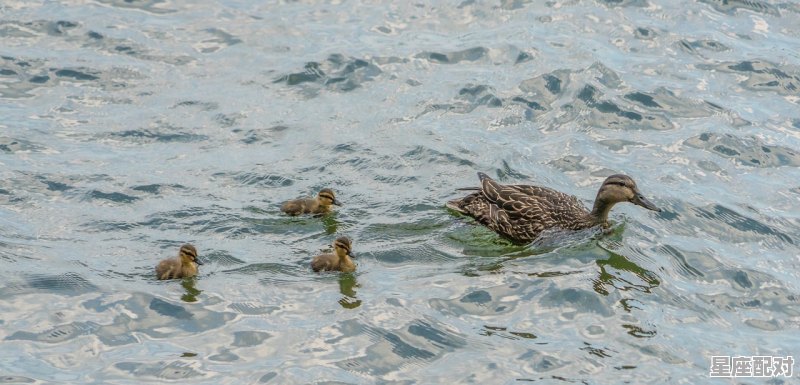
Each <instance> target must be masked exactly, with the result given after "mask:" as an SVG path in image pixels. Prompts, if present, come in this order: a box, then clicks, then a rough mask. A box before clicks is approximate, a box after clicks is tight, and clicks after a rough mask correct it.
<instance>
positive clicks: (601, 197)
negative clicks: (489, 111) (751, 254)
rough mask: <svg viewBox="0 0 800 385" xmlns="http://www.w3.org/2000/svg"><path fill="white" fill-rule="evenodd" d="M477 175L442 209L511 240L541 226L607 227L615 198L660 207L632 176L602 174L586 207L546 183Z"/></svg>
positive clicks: (528, 236)
mask: <svg viewBox="0 0 800 385" xmlns="http://www.w3.org/2000/svg"><path fill="white" fill-rule="evenodd" d="M478 178H480V180H481V186H480V187H479V188H477V189H476V190H478V191H477V192H475V193H472V194H469V195H467V196H465V197H463V198H461V199H455V200H452V201H449V202H447V207H449V208H451V209H453V210H455V211H458V212H460V213H462V214H464V215H468V216H471V217H473V218H475V219H476V220H477V221H478V222H479V223H481V224H483V225H485V226H486V227H488V228H490V229H492V230H494V231H495V232H497V233H498V234H500V235H502V236H504V237H506V238H508V239H510V240H511V241H513V242H516V243H527V242H530V241H533V240H534V239H536V237H538V236H539V234H540V233H541V232H542V231H544V230H550V229H554V230H581V229H586V228H590V227H594V226H598V225H600V226H603V227H608V213H609V211H610V210H611V208H612V207H613V206H614V205H615V204H617V203H619V202H630V203H633V204H635V205H639V206H642V207H644V208H646V209H650V210H655V211H661V210H660V209H658V208H657V207H656V206H655V205H654V204H652V203H651V202H650V201H648V200H647V199H646V198H645V197H644V196H643V195H642V194H641V193H640V192H639V189H638V188H637V187H636V182H634V181H633V179H631V178H630V177H629V176H627V175H622V174H617V175H611V176H609V177H608V178H606V180H605V181H604V182H603V185H602V186H600V190H598V191H597V198H596V199H595V202H594V207H593V208H592V210H591V211H589V210H587V209H586V208H585V207H584V206H583V204H581V202H580V201H579V200H578V198H576V197H574V196H572V195H567V194H564V193H562V192H559V191H556V190H553V189H550V188H547V187H540V186H527V185H501V184H499V183H497V182H496V181H495V180H493V179H492V178H490V177H489V176H487V175H486V174H484V173H480V172H479V173H478Z"/></svg>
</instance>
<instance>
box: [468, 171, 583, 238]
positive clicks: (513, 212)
mask: <svg viewBox="0 0 800 385" xmlns="http://www.w3.org/2000/svg"><path fill="white" fill-rule="evenodd" d="M478 176H479V177H480V179H481V193H482V194H483V196H484V197H485V198H486V200H487V201H488V202H487V203H488V204H489V205H490V206H491V205H494V206H496V207H497V214H492V220H496V221H498V223H497V226H498V227H501V228H502V229H503V232H504V233H506V234H511V235H513V238H515V239H518V240H532V239H534V238H536V236H538V235H539V233H540V232H541V231H542V230H544V229H548V228H562V229H572V228H573V227H575V226H573V224H574V223H577V221H576V220H577V219H582V218H584V217H585V216H586V214H587V213H588V211H586V208H584V206H583V204H581V202H580V201H579V200H578V198H576V197H574V196H572V195H568V194H565V193H562V192H560V191H556V190H553V189H551V188H547V187H541V186H529V185H502V184H500V183H497V181H495V180H494V179H492V178H490V177H489V176H487V175H486V174H483V173H478ZM581 223H582V222H581ZM579 227H584V226H582V225H581V226H579Z"/></svg>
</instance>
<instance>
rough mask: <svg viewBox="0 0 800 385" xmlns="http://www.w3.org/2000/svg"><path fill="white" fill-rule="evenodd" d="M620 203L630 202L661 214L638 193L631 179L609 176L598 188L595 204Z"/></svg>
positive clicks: (610, 204)
mask: <svg viewBox="0 0 800 385" xmlns="http://www.w3.org/2000/svg"><path fill="white" fill-rule="evenodd" d="M620 202H630V203H633V204H635V205H637V206H642V207H644V208H646V209H648V210H653V211H658V212H661V209H659V208H658V207H656V205H654V204H653V202H650V201H649V200H647V198H645V197H644V195H642V193H641V192H639V189H638V188H637V187H636V182H634V181H633V179H631V177H629V176H627V175H623V174H616V175H611V176H609V177H608V178H606V180H605V181H604V182H603V185H602V186H600V190H599V191H598V192H597V203H601V204H603V205H607V206H613V205H614V204H616V203H620Z"/></svg>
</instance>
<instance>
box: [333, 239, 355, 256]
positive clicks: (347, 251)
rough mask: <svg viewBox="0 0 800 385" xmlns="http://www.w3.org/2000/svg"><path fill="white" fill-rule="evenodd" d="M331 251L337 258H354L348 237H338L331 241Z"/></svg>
mask: <svg viewBox="0 0 800 385" xmlns="http://www.w3.org/2000/svg"><path fill="white" fill-rule="evenodd" d="M333 251H334V252H335V253H336V255H338V256H339V257H343V256H345V255H346V256H348V257H351V258H355V255H353V252H352V246H351V244H350V238H348V237H339V238H336V240H335V241H333Z"/></svg>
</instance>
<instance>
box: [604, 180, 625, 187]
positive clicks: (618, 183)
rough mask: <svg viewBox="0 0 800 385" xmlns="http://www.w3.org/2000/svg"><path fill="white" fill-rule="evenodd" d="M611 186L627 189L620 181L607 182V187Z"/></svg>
mask: <svg viewBox="0 0 800 385" xmlns="http://www.w3.org/2000/svg"><path fill="white" fill-rule="evenodd" d="M611 184H613V185H615V186H620V187H625V183H622V182H619V181H611V182H606V185H611Z"/></svg>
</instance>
